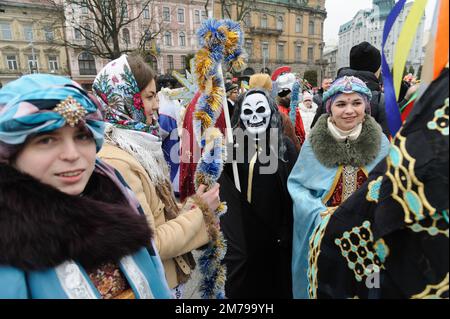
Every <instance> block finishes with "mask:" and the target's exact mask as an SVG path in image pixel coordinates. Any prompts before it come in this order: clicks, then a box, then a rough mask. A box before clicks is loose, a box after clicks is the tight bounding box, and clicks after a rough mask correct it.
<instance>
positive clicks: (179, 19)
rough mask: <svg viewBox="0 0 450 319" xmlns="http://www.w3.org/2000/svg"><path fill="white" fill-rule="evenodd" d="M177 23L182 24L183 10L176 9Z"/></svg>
mask: <svg viewBox="0 0 450 319" xmlns="http://www.w3.org/2000/svg"><path fill="white" fill-rule="evenodd" d="M178 22H180V23H184V9H178Z"/></svg>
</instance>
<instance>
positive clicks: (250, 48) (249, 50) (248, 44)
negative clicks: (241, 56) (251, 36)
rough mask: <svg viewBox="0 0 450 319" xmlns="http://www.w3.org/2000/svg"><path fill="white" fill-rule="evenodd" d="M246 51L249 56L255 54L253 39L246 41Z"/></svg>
mask: <svg viewBox="0 0 450 319" xmlns="http://www.w3.org/2000/svg"><path fill="white" fill-rule="evenodd" d="M245 52H247V55H248V57H249V58H251V57H252V56H253V42H252V41H251V40H246V41H245Z"/></svg>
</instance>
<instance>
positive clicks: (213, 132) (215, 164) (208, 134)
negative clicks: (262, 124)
mask: <svg viewBox="0 0 450 319" xmlns="http://www.w3.org/2000/svg"><path fill="white" fill-rule="evenodd" d="M198 36H199V38H200V43H201V46H202V49H200V50H199V51H198V53H197V54H196V57H195V76H196V79H197V82H198V87H199V90H200V92H201V93H202V96H201V98H200V100H199V102H198V104H197V107H196V110H195V113H194V123H193V126H194V134H195V138H196V140H197V142H198V143H199V145H200V146H201V147H202V150H203V153H202V154H203V155H202V157H201V159H200V162H199V163H198V165H197V171H196V173H195V178H194V182H195V187H196V189H198V187H199V186H200V185H202V184H203V185H206V186H207V190H209V189H210V188H212V187H213V186H214V185H215V184H216V183H217V180H218V179H219V177H220V175H221V174H222V170H223V164H224V162H225V158H226V147H225V141H224V137H223V135H222V133H221V132H220V130H219V129H216V128H214V126H215V123H216V121H217V119H218V118H219V116H220V114H221V113H222V111H223V107H226V106H225V105H226V98H225V85H224V80H223V75H222V65H225V66H227V67H232V68H234V69H235V70H236V71H238V70H241V69H242V68H243V66H244V60H243V55H242V53H243V52H242V43H243V34H242V31H241V27H240V25H239V24H238V23H236V22H234V21H231V20H221V21H217V20H214V19H209V20H207V21H205V22H204V23H203V25H202V27H201V29H200V30H199V32H198ZM225 111H226V109H225ZM228 119H229V115H228ZM228 125H230V124H229V123H227V126H228ZM230 126H231V125H230ZM229 129H231V127H229ZM229 139H230V137H229ZM232 140H233V139H232V135H231V141H232ZM225 212H226V205H225V203H221V204H220V206H219V208H218V209H217V211H216V212H215V218H216V221H213V222H211V223H208V225H209V226H208V233H209V235H210V238H211V241H210V243H209V244H208V247H207V249H205V250H204V251H203V254H202V256H201V257H200V259H199V264H200V272H201V274H202V279H201V285H200V290H201V295H202V298H203V299H213V298H216V299H223V298H225V280H226V269H225V266H224V265H223V264H222V260H223V258H224V257H225V253H226V243H225V239H224V237H223V234H222V232H221V231H220V228H219V225H220V223H219V219H220V216H221V215H222V214H224V213H225Z"/></svg>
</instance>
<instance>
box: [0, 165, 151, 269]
mask: <svg viewBox="0 0 450 319" xmlns="http://www.w3.org/2000/svg"><path fill="white" fill-rule="evenodd" d="M93 181H97V184H96V186H92V185H91V187H90V185H89V184H88V186H87V187H86V190H87V189H89V187H90V188H91V189H94V188H97V189H96V190H95V191H92V193H93V195H92V196H90V195H84V196H71V195H67V194H65V193H62V192H60V191H58V190H57V189H55V188H53V187H51V186H49V185H46V184H43V183H41V182H39V181H37V180H36V179H34V178H33V177H31V176H29V175H26V174H23V173H20V172H19V171H17V170H16V169H14V168H12V167H11V166H9V165H0V264H3V265H8V266H12V267H16V268H20V269H22V270H25V271H32V270H43V269H46V268H50V267H55V266H57V265H59V264H61V263H62V262H64V261H67V260H74V261H76V262H79V263H80V264H81V265H83V266H84V267H87V268H90V267H96V266H99V265H100V264H101V263H103V262H106V261H113V262H117V261H119V260H120V259H121V258H122V257H124V256H127V255H130V254H133V253H135V252H137V251H138V250H139V249H141V248H142V247H149V245H150V240H151V237H152V232H151V230H150V228H149V227H148V225H147V222H146V219H145V217H144V216H141V215H138V214H137V213H136V211H135V210H134V209H133V208H132V207H131V206H130V205H129V204H128V201H127V200H126V199H125V197H124V196H121V195H120V194H121V191H120V190H119V189H118V187H117V186H115V185H113V183H112V182H111V181H110V180H109V179H108V177H106V176H103V175H101V174H99V173H97V172H94V174H93V175H92V177H91V181H90V183H93ZM100 186H101V187H103V189H100V190H98V188H100ZM105 191H107V192H105ZM103 193H109V194H110V195H109V196H108V195H103ZM103 197H105V198H103ZM97 198H100V199H97ZM102 199H103V200H102ZM113 202H116V203H115V204H113Z"/></svg>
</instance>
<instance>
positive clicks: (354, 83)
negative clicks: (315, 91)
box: [323, 76, 372, 114]
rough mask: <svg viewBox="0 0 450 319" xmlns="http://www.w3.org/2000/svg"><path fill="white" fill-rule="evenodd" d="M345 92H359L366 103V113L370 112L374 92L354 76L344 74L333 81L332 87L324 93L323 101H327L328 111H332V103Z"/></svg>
mask: <svg viewBox="0 0 450 319" xmlns="http://www.w3.org/2000/svg"><path fill="white" fill-rule="evenodd" d="M344 93H347V94H349V93H358V94H359V95H360V96H361V97H362V98H363V100H364V103H365V105H366V113H367V114H370V102H369V101H370V100H371V99H372V92H371V91H370V89H369V88H368V87H367V85H366V84H365V83H364V82H363V81H361V80H360V79H358V78H357V77H354V76H344V77H341V78H339V79H337V80H336V81H334V82H333V84H332V85H331V87H330V89H329V90H328V91H326V92H325V93H324V94H323V102H324V103H326V110H327V113H330V112H331V105H332V104H333V102H334V101H335V100H336V98H337V97H338V96H340V95H341V94H344Z"/></svg>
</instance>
